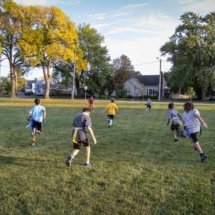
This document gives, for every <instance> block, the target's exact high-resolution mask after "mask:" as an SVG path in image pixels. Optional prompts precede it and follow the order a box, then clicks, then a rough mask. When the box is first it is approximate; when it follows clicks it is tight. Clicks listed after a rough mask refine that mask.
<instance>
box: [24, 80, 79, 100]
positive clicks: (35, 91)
mask: <svg viewBox="0 0 215 215" xmlns="http://www.w3.org/2000/svg"><path fill="white" fill-rule="evenodd" d="M45 91H46V82H45V80H44V79H43V78H38V79H37V78H35V79H34V80H26V81H25V95H36V96H44V95H45ZM71 91H72V86H71V85H70V86H68V87H65V86H63V85H62V84H61V83H59V82H58V81H56V80H52V81H51V83H50V95H71ZM74 94H75V95H77V90H76V88H75V92H74Z"/></svg>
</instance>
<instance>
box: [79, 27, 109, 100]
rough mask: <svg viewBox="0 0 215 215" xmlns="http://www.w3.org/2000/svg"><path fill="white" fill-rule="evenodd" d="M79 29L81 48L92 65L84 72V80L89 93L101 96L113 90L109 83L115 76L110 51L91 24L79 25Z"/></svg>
mask: <svg viewBox="0 0 215 215" xmlns="http://www.w3.org/2000/svg"><path fill="white" fill-rule="evenodd" d="M78 29H79V40H80V48H81V49H82V50H83V52H84V56H85V59H86V60H87V62H88V63H89V64H90V70H89V71H83V72H82V74H83V78H84V79H85V83H86V85H87V86H88V89H89V92H90V93H92V94H94V93H98V94H99V95H100V96H101V95H102V94H104V92H105V91H111V90H112V89H111V85H110V84H109V83H110V77H111V75H112V74H113V68H112V65H111V63H110V60H111V59H110V56H109V54H108V49H107V47H106V46H105V45H104V37H103V36H102V35H101V34H99V33H98V32H97V30H96V29H95V28H92V27H91V26H90V25H89V24H83V25H79V27H78Z"/></svg>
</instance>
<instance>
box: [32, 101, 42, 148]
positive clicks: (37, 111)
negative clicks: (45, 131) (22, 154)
mask: <svg viewBox="0 0 215 215" xmlns="http://www.w3.org/2000/svg"><path fill="white" fill-rule="evenodd" d="M34 103H35V104H36V105H35V106H34V107H33V108H32V109H31V110H30V111H29V117H28V119H29V121H30V127H31V128H32V133H31V136H32V146H35V144H36V135H37V134H38V135H40V134H41V132H42V126H43V122H44V120H45V119H46V109H45V107H43V106H42V105H41V104H40V99H39V98H36V99H35V100H34Z"/></svg>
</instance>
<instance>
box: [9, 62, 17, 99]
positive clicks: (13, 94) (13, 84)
mask: <svg viewBox="0 0 215 215" xmlns="http://www.w3.org/2000/svg"><path fill="white" fill-rule="evenodd" d="M10 79H11V98H16V74H15V72H14V68H13V66H12V63H10Z"/></svg>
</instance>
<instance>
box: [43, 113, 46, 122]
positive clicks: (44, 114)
mask: <svg viewBox="0 0 215 215" xmlns="http://www.w3.org/2000/svg"><path fill="white" fill-rule="evenodd" d="M45 119H46V111H44V112H43V120H45Z"/></svg>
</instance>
